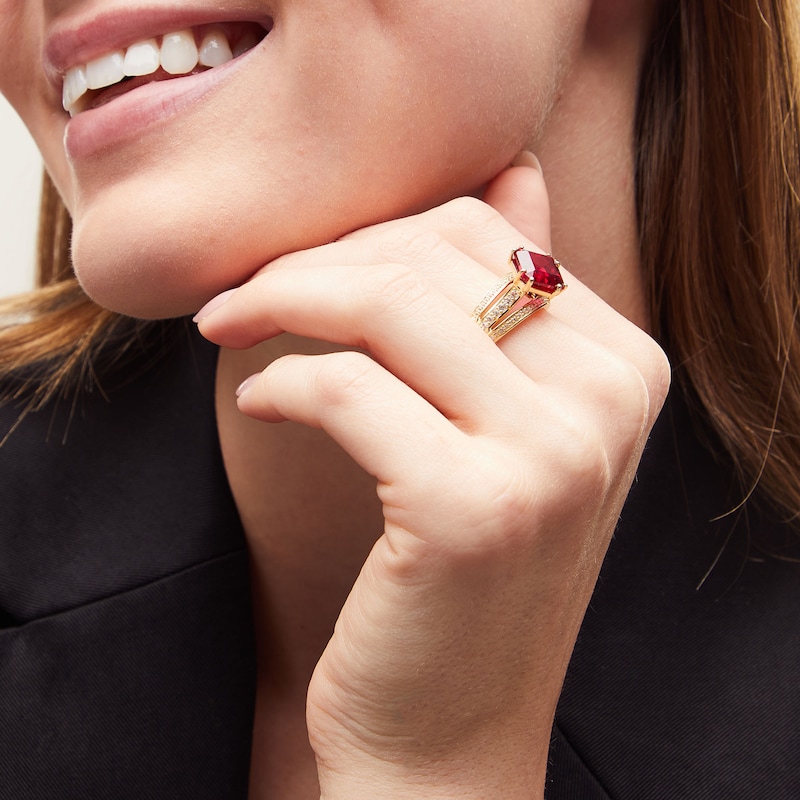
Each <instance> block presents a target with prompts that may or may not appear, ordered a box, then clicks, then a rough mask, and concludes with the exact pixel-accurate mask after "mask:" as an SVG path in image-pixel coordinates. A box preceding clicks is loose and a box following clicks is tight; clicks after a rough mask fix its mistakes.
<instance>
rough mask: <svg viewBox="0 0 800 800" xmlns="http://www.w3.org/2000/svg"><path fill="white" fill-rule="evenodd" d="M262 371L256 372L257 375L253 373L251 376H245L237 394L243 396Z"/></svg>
mask: <svg viewBox="0 0 800 800" xmlns="http://www.w3.org/2000/svg"><path fill="white" fill-rule="evenodd" d="M259 375H260V373H256V374H255V375H251V376H250V377H249V378H245V379H244V380H243V381H242V382H241V383H240V384H239V388H238V389H237V390H236V396H237V397H241V396H242V395H243V394H244V393H245V392H246V391H247V390H248V389H249V388H250V387H251V386H252V385H253V384H254V383H255V382H256V379H257V378H258V376H259Z"/></svg>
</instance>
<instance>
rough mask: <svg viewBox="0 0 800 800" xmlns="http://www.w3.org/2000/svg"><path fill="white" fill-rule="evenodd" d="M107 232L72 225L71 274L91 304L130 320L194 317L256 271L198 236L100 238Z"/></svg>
mask: <svg viewBox="0 0 800 800" xmlns="http://www.w3.org/2000/svg"><path fill="white" fill-rule="evenodd" d="M106 230H114V228H113V227H107V226H104V227H102V228H98V227H97V226H93V225H76V227H75V230H74V233H73V240H72V260H73V264H74V267H75V274H76V276H77V278H78V281H79V283H80V284H81V287H82V288H83V290H84V291H85V292H86V294H87V295H89V297H91V298H92V300H94V301H95V302H96V303H98V304H99V305H101V306H103V307H104V308H107V309H109V310H111V311H116V312H118V313H121V314H125V315H127V316H131V317H139V318H141V319H166V318H170V317H179V316H185V315H188V314H194V313H195V312H196V311H197V310H198V309H200V308H201V307H202V306H203V305H204V304H205V303H206V302H207V301H208V300H210V299H211V298H212V297H214V295H216V294H218V293H219V292H222V291H224V290H225V289H229V288H231V287H232V286H238V285H239V284H241V283H243V282H244V281H246V280H247V278H249V277H250V276H251V275H252V274H253V273H254V272H255V271H256V270H257V269H258V267H259V266H260V264H258V263H257V262H256V263H243V262H242V255H241V254H236V253H230V252H222V251H220V249H219V248H217V247H213V246H212V244H211V243H210V242H208V241H207V240H205V239H204V237H201V236H194V237H179V236H176V235H175V232H174V231H171V232H170V235H169V236H167V237H162V236H159V235H158V233H159V232H158V231H157V230H153V229H152V228H148V229H145V230H147V231H148V234H149V235H148V236H130V235H129V236H124V235H118V236H114V237H109V236H106V235H104V234H103V233H102V232H103V231H106ZM98 231H100V233H98ZM110 239H111V240H110ZM237 255H238V258H237ZM233 265H238V266H237V267H236V268H234V266H233Z"/></svg>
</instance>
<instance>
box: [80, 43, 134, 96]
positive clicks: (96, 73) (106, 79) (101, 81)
mask: <svg viewBox="0 0 800 800" xmlns="http://www.w3.org/2000/svg"><path fill="white" fill-rule="evenodd" d="M124 60H125V54H124V53H123V52H122V51H121V50H117V51H116V52H115V53H109V54H108V55H107V56H102V57H101V58H96V59H95V60H94V61H90V62H89V63H88V64H87V65H86V86H87V87H88V88H89V89H102V88H103V87H104V86H112V85H113V84H115V83H119V82H120V81H121V80H122V79H123V78H124V77H125V73H124V72H123V70H122V62H123V61H124Z"/></svg>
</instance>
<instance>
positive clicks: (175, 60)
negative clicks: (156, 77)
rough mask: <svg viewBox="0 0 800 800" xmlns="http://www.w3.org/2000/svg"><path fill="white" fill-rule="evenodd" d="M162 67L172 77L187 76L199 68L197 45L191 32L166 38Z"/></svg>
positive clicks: (162, 46) (173, 34) (177, 32)
mask: <svg viewBox="0 0 800 800" xmlns="http://www.w3.org/2000/svg"><path fill="white" fill-rule="evenodd" d="M161 66H162V67H163V68H164V71H165V72H169V74H170V75H185V74H186V73H187V72H191V71H192V70H193V69H194V68H195V67H196V66H197V45H196V44H195V43H194V35H193V34H192V32H191V31H176V32H175V33H168V34H166V35H165V36H164V38H163V40H162V41H161Z"/></svg>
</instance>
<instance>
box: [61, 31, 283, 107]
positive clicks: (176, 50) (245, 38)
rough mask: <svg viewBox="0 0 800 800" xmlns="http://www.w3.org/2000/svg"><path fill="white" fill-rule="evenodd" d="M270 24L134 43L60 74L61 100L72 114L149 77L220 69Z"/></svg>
mask: <svg viewBox="0 0 800 800" xmlns="http://www.w3.org/2000/svg"><path fill="white" fill-rule="evenodd" d="M269 30H270V28H269V27H264V26H263V25H261V24H259V23H256V22H230V23H218V24H214V25H201V26H198V27H195V28H187V29H185V30H180V31H174V32H172V33H165V34H163V35H160V36H153V37H151V38H148V39H143V40H141V41H138V42H134V43H132V44H131V45H129V46H128V48H127V49H119V50H114V51H113V52H111V53H107V54H106V55H103V56H100V57H99V58H95V59H93V60H92V61H89V62H87V63H86V64H78V65H76V66H73V67H70V68H69V69H68V70H67V71H66V73H65V75H64V86H63V95H62V102H63V106H64V110H65V111H67V112H68V113H69V115H70V116H71V117H74V116H75V115H76V114H79V113H80V112H82V111H87V110H88V109H90V108H97V107H98V106H101V105H104V104H105V103H108V102H109V101H111V100H113V99H114V98H116V97H119V96H120V95H121V94H124V93H126V92H129V91H130V90H131V89H135V88H136V87H138V86H142V85H144V84H146V83H152V82H153V81H164V80H169V79H170V78H175V77H178V76H181V75H193V74H196V73H198V72H205V71H206V70H209V69H213V68H214V67H219V66H221V65H222V64H225V63H227V62H228V61H232V60H233V59H235V58H238V57H239V56H240V55H242V54H244V53H246V52H247V51H248V50H252V49H253V48H254V47H255V46H256V45H257V44H258V43H259V42H261V41H262V40H263V39H264V38H265V37H266V36H267V34H268V33H269Z"/></svg>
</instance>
